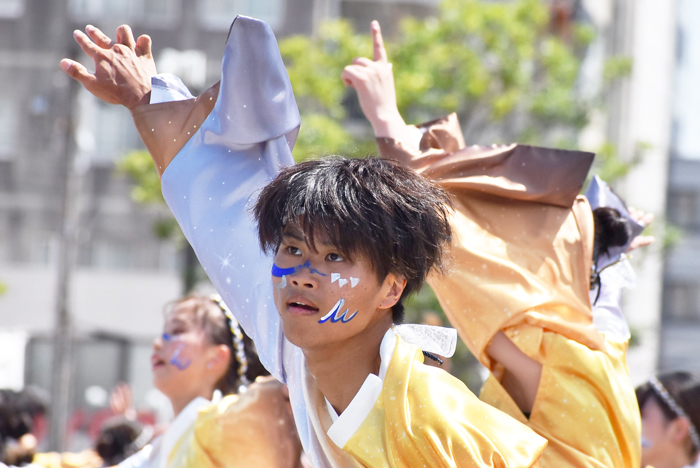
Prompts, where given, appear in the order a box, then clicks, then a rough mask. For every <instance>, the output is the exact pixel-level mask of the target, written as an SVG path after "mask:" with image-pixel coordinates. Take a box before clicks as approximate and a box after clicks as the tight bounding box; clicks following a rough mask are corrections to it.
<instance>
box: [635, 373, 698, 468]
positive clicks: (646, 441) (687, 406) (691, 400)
mask: <svg viewBox="0 0 700 468" xmlns="http://www.w3.org/2000/svg"><path fill="white" fill-rule="evenodd" d="M637 399H638V400H639V408H640V409H641V411H642V468H646V467H654V468H683V467H686V466H691V465H694V464H696V463H698V453H699V452H700V435H699V432H698V431H699V430H700V377H698V376H697V375H693V374H691V373H689V372H669V373H666V374H661V375H659V376H657V377H652V378H651V379H650V380H649V381H648V382H647V383H645V384H643V385H640V386H639V387H638V388H637Z"/></svg>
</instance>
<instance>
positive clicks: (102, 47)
mask: <svg viewBox="0 0 700 468" xmlns="http://www.w3.org/2000/svg"><path fill="white" fill-rule="evenodd" d="M85 32H87V35H86V34H85V33H83V32H82V31H79V30H76V31H75V32H74V33H73V37H75V41H76V42H77V43H78V45H79V46H80V48H81V49H83V51H84V52H85V53H86V54H87V55H88V57H90V58H91V59H93V60H94V62H95V72H94V73H90V72H88V71H87V69H86V68H85V67H84V66H83V65H82V64H80V63H78V62H76V61H74V60H70V59H63V60H61V68H62V69H63V71H65V72H66V73H67V74H68V75H69V76H70V77H71V78H74V79H75V80H77V81H79V82H80V83H81V84H82V85H83V86H84V87H85V89H87V90H88V91H90V92H91V93H92V94H94V95H95V96H96V97H98V98H100V99H102V100H103V101H105V102H108V103H110V104H120V105H123V106H125V107H126V108H128V109H133V108H134V107H136V106H137V105H139V104H147V103H148V98H149V94H150V91H151V77H152V76H154V75H155V74H156V64H155V62H154V61H153V55H152V53H151V38H150V37H149V36H146V35H143V36H139V38H138V39H136V40H134V34H133V33H132V32H131V28H130V27H129V26H128V25H126V24H124V25H121V26H119V27H118V28H117V40H116V41H112V40H111V39H110V38H109V37H107V36H106V35H105V34H104V33H103V32H102V31H100V30H99V29H97V28H96V27H94V26H91V25H88V26H86V27H85Z"/></svg>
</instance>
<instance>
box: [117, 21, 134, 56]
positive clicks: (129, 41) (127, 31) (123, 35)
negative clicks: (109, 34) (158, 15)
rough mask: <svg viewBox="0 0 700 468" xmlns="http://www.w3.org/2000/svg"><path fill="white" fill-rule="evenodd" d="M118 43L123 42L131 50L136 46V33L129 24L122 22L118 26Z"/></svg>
mask: <svg viewBox="0 0 700 468" xmlns="http://www.w3.org/2000/svg"><path fill="white" fill-rule="evenodd" d="M117 43H119V44H123V45H125V46H127V47H128V48H129V49H131V50H134V49H135V48H136V41H135V40H134V33H133V32H132V31H131V27H130V26H129V25H128V24H122V25H121V26H119V27H118V28H117Z"/></svg>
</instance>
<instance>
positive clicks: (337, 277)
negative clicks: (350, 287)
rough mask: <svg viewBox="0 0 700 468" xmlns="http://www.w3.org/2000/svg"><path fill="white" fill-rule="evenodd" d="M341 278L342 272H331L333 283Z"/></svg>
mask: <svg viewBox="0 0 700 468" xmlns="http://www.w3.org/2000/svg"><path fill="white" fill-rule="evenodd" d="M339 279H340V273H331V283H335V282H336V281H338V280H339Z"/></svg>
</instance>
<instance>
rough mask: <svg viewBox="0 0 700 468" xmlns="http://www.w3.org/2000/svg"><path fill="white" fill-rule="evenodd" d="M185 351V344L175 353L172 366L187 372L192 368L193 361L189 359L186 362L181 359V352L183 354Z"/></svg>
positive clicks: (171, 360)
mask: <svg viewBox="0 0 700 468" xmlns="http://www.w3.org/2000/svg"><path fill="white" fill-rule="evenodd" d="M183 349H185V344H184V343H183V344H181V345H180V346H178V347H177V349H175V351H174V352H173V355H172V356H171V357H170V364H172V365H173V366H175V367H177V368H178V369H179V370H185V369H187V368H188V367H189V366H190V364H192V359H187V360H186V361H185V360H184V359H182V358H180V352H182V350H183Z"/></svg>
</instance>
